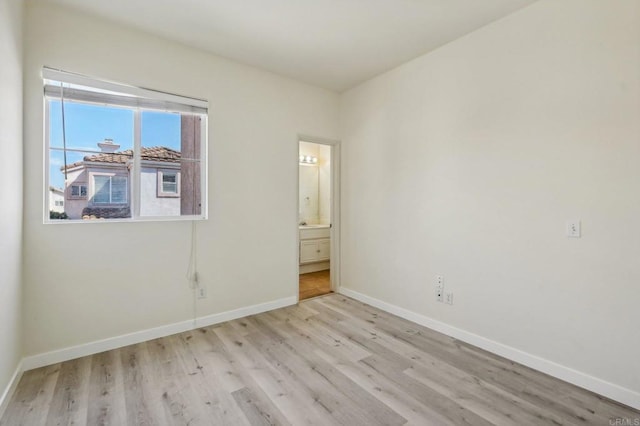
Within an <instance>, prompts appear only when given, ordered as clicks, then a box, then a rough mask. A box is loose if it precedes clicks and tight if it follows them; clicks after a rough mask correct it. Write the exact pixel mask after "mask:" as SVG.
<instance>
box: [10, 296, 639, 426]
mask: <svg viewBox="0 0 640 426" xmlns="http://www.w3.org/2000/svg"><path fill="white" fill-rule="evenodd" d="M616 419H623V420H622V421H624V419H630V420H629V421H631V423H615V421H616ZM634 419H640V412H638V411H635V410H632V409H631V408H628V407H624V406H621V405H618V404H616V403H614V402H612V401H609V400H607V399H605V398H603V397H600V396H598V395H595V394H593V393H591V392H588V391H585V390H582V389H579V388H577V387H575V386H572V385H570V384H567V383H564V382H562V381H559V380H557V379H554V378H552V377H549V376H547V375H545V374H542V373H539V372H536V371H533V370H531V369H529V368H527V367H524V366H522V365H519V364H516V363H513V362H510V361H508V360H506V359H503V358H500V357H498V356H495V355H492V354H490V353H488V352H485V351H483V350H480V349H478V348H475V347H473V346H470V345H468V344H465V343H462V342H460V341H457V340H454V339H452V338H449V337H447V336H444V335H442V334H439V333H436V332H434V331H432V330H429V329H427V328H424V327H421V326H418V325H416V324H413V323H411V322H408V321H405V320H403V319H400V318H398V317H395V316H393V315H390V314H387V313H385V312H382V311H380V310H378V309H375V308H373V307H371V306H368V305H365V304H362V303H360V302H357V301H354V300H352V299H349V298H347V297H344V296H341V295H337V294H331V295H328V296H325V297H319V298H315V299H311V300H307V301H304V302H302V303H300V304H299V305H297V306H293V307H288V308H283V309H278V310H275V311H271V312H267V313H263V314H260V315H254V316H251V317H247V318H243V319H239V320H235V321H230V322H226V323H223V324H219V325H216V326H211V327H207V328H202V329H198V330H193V331H190V332H185V333H181V334H176V335H173V336H169V337H165V338H161V339H156V340H152V341H149V342H145V343H141V344H137V345H132V346H127V347H125V348H121V349H116V350H112V351H108V352H104V353H100V354H97V355H93V356H88V357H84V358H79V359H76V360H72V361H68V362H63V363H61V364H56V365H51V366H48V367H44V368H39V369H37V370H31V371H28V372H26V373H25V374H24V375H23V377H22V379H21V381H20V383H19V385H18V387H17V390H16V392H15V394H14V396H13V398H12V400H11V401H10V403H9V405H8V408H7V410H6V412H5V414H4V416H3V417H2V419H0V425H2V426H17V425H27V426H37V425H69V424H74V425H84V424H86V425H307V424H314V425H349V426H356V425H401V424H413V425H490V424H496V425H547V424H548V425H574V424H575V425H578V424H579V425H609V424H635V423H633V422H634V421H635V420H634ZM638 421H640V420H638Z"/></svg>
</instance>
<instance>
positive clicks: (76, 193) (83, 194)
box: [69, 185, 87, 198]
mask: <svg viewBox="0 0 640 426" xmlns="http://www.w3.org/2000/svg"><path fill="white" fill-rule="evenodd" d="M70 188H71V189H70V193H69V197H70V198H87V185H71V186H70Z"/></svg>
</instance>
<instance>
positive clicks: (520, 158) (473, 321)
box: [341, 0, 640, 392]
mask: <svg viewBox="0 0 640 426" xmlns="http://www.w3.org/2000/svg"><path fill="white" fill-rule="evenodd" d="M341 122H342V127H341V139H342V140H343V159H344V163H343V164H348V166H345V167H344V168H343V170H342V179H343V180H342V183H343V187H342V191H343V192H342V196H341V199H342V206H343V207H342V208H343V210H342V213H343V217H342V237H343V238H342V244H343V246H342V250H343V258H342V285H343V286H345V287H348V288H349V289H351V290H355V291H357V292H360V293H363V294H365V295H368V296H370V297H373V298H376V299H379V300H382V301H384V302H387V303H390V304H393V305H396V306H400V307H402V308H405V309H408V310H410V311H413V312H416V313H419V314H422V315H424V316H427V317H431V318H433V319H437V320H440V321H442V322H445V323H447V324H449V325H453V326H455V327H458V328H461V329H463V330H467V331H470V332H472V333H476V334H478V335H480V336H483V337H485V338H488V339H492V340H494V341H497V342H500V343H503V344H506V345H509V346H511V347H513V348H517V349H520V350H522V351H525V352H527V353H529V354H533V355H536V356H539V357H542V358H544V359H547V360H550V361H553V362H556V363H558V364H561V365H564V366H568V367H571V368H573V369H575V370H577V371H579V372H583V373H586V374H588V375H591V376H594V377H596V378H599V379H602V380H604V381H607V382H610V383H613V384H615V385H619V386H622V387H624V388H626V389H628V390H632V391H635V392H640V368H639V366H638V360H640V329H639V327H638V324H639V322H638V301H639V300H640V284H639V283H640V261H638V254H639V253H640V222H639V221H638V217H640V166H639V164H640V2H638V1H635V0H634V1H631V0H612V1H601V0H563V1H555V0H542V1H540V2H537V3H535V4H533V5H532V6H530V7H528V8H526V9H523V10H522V11H520V12H517V13H516V14H514V15H511V16H509V17H507V18H505V19H503V20H500V21H498V22H496V23H493V24H491V25H489V26H487V27H485V28H483V29H481V30H479V31H476V32H474V33H472V34H469V35H468V36H465V37H463V38H462V39H460V40H458V41H455V42H453V43H450V44H448V45H446V46H444V47H442V48H440V49H439V50H436V51H435V52H432V53H431V54H427V55H425V56H422V57H420V58H418V59H416V60H414V61H412V62H409V63H407V64H404V65H402V66H400V67H399V68H397V69H394V70H392V71H390V72H388V73H386V74H384V75H382V76H379V77H377V78H375V79H373V80H371V81H369V82H366V83H365V84H362V85H361V86H359V87H357V88H354V89H352V90H350V91H348V92H346V93H345V94H344V95H343V97H342V98H341ZM568 219H581V220H582V227H583V236H582V238H580V239H569V238H566V237H565V229H564V227H565V222H566V221H567V220H568ZM436 274H443V275H444V277H445V288H446V289H447V290H449V291H453V292H454V295H455V297H454V301H455V304H454V305H453V306H448V305H445V304H441V303H437V302H436V301H435V296H434V285H433V284H434V276H435V275H436Z"/></svg>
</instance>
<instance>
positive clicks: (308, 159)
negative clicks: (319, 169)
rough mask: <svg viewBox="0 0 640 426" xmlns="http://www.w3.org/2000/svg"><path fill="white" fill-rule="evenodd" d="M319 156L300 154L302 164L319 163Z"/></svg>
mask: <svg viewBox="0 0 640 426" xmlns="http://www.w3.org/2000/svg"><path fill="white" fill-rule="evenodd" d="M317 163H318V158H317V157H312V156H311V155H301V156H300V164H317Z"/></svg>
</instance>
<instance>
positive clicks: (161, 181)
mask: <svg viewBox="0 0 640 426" xmlns="http://www.w3.org/2000/svg"><path fill="white" fill-rule="evenodd" d="M179 196H180V173H179V172H178V171H177V170H158V197H179Z"/></svg>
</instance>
